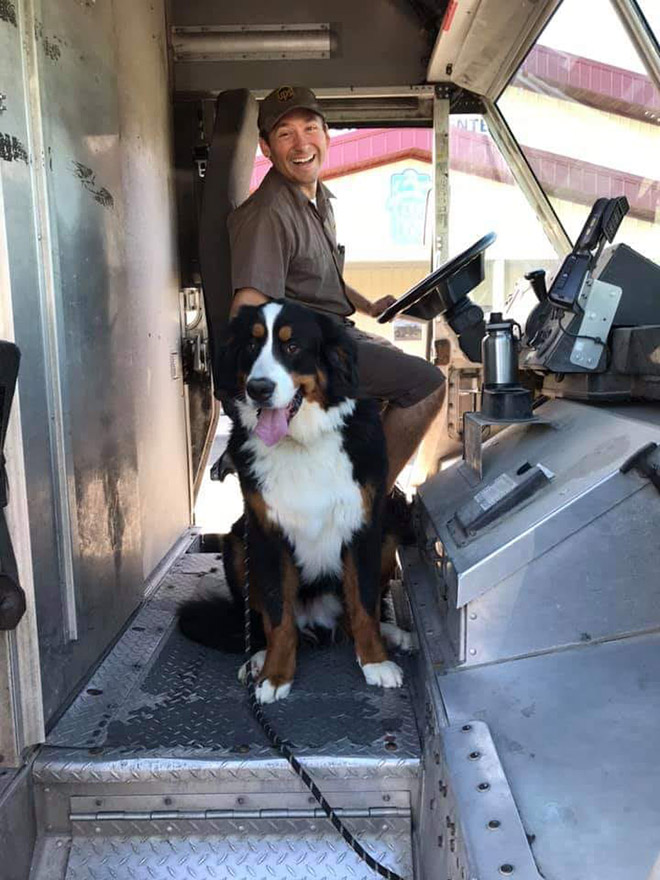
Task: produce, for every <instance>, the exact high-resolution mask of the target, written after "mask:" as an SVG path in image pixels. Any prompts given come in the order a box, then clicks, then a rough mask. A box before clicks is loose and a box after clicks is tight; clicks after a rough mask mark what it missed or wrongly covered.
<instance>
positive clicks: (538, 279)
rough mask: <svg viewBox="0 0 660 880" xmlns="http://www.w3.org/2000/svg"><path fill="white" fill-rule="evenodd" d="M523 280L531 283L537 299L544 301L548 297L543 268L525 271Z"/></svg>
mask: <svg viewBox="0 0 660 880" xmlns="http://www.w3.org/2000/svg"><path fill="white" fill-rule="evenodd" d="M525 280H526V281H529V282H530V284H531V285H532V290H533V291H534V293H535V294H536V298H537V300H538V301H539V302H545V301H546V299H547V298H548V289H547V287H546V286H545V269H533V270H532V271H531V272H526V273H525Z"/></svg>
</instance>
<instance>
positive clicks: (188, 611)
mask: <svg viewBox="0 0 660 880" xmlns="http://www.w3.org/2000/svg"><path fill="white" fill-rule="evenodd" d="M179 629H180V630H181V632H182V633H183V634H184V636H186V638H188V639H191V640H192V641H193V642H197V643H198V644H200V645H205V646H206V647H207V648H216V649H217V650H220V651H226V652H227V653H228V654H241V653H242V652H243V651H245V611H244V608H243V606H242V605H241V604H238V603H235V602H234V601H233V600H232V598H231V597H230V596H207V597H202V598H199V599H190V600H188V601H187V602H184V603H183V605H182V606H181V607H180V608H179ZM250 643H251V647H252V651H258V650H260V649H261V648H264V647H265V646H266V634H265V633H264V628H263V623H262V619H261V615H260V614H257V612H256V611H251V612H250Z"/></svg>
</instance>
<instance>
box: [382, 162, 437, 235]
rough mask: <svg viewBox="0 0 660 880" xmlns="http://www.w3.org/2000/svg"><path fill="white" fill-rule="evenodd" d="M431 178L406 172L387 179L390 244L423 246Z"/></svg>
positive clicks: (413, 171) (405, 170)
mask: <svg viewBox="0 0 660 880" xmlns="http://www.w3.org/2000/svg"><path fill="white" fill-rule="evenodd" d="M430 189H431V175H430V174H423V173H420V172H419V171H415V169H414V168H406V169H404V170H403V171H402V172H400V173H399V174H393V175H392V177H391V178H390V197H389V199H388V201H387V209H388V211H389V212H390V227H391V230H392V240H393V241H394V243H395V244H403V245H406V244H423V242H424V220H425V218H426V205H427V202H428V198H427V195H428V192H429V190H430Z"/></svg>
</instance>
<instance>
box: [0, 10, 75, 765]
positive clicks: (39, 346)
mask: <svg viewBox="0 0 660 880" xmlns="http://www.w3.org/2000/svg"><path fill="white" fill-rule="evenodd" d="M11 10H12V13H13V14H12V15H11V16H3V17H2V18H0V82H2V90H3V92H4V93H5V94H6V99H5V102H4V106H5V108H6V109H5V110H4V111H3V112H2V113H0V139H2V143H3V144H7V143H9V144H11V149H10V150H5V149H4V148H3V150H2V152H1V154H0V155H1V158H0V176H1V177H2V181H1V184H0V190H1V191H2V197H1V198H0V203H1V204H0V210H1V211H3V217H2V218H1V219H0V229H1V230H2V232H0V234H3V235H4V236H6V242H5V244H6V257H7V259H6V266H4V267H3V268H0V275H1V276H2V278H1V279H0V283H3V284H6V285H7V287H6V288H5V289H4V290H3V295H4V296H7V297H11V309H10V313H9V314H10V315H11V313H12V312H13V323H14V333H15V340H16V342H17V343H18V345H19V348H20V349H21V354H22V359H21V367H20V374H19V380H18V397H17V400H16V404H15V406H14V412H15V414H16V413H17V412H18V408H19V407H20V426H21V435H22V443H23V450H22V454H23V457H24V460H25V465H26V473H25V484H26V492H27V505H28V511H29V519H30V527H29V540H28V539H27V536H25V532H24V527H25V523H24V522H22V519H21V520H20V521H17V522H16V523H15V525H16V528H17V529H18V533H17V534H18V535H20V537H21V538H23V537H26V542H25V543H26V544H27V543H29V544H30V545H31V551H32V552H31V557H32V569H33V577H34V583H35V590H36V591H37V611H40V612H41V614H40V616H39V620H38V623H39V625H40V628H41V630H40V631H41V633H42V635H43V634H44V633H48V634H49V635H51V636H52V637H53V638H54V639H56V640H57V641H60V640H61V636H60V632H61V626H60V621H61V609H60V606H61V601H60V592H59V559H58V544H57V536H56V529H55V519H54V516H53V511H54V508H55V503H56V502H55V494H54V491H53V481H52V472H51V449H50V434H49V426H50V420H49V418H48V411H49V404H48V370H47V366H46V360H45V349H44V343H43V324H42V320H41V310H40V302H41V296H40V290H41V286H42V280H43V278H42V272H41V266H40V259H39V244H38V241H37V232H38V229H39V227H38V224H37V222H36V214H37V207H36V206H37V196H36V190H35V185H34V176H35V173H36V172H35V166H36V165H37V164H38V163H37V161H36V157H35V156H34V152H33V148H32V142H31V134H30V129H31V123H30V118H29V116H30V114H29V104H26V94H27V92H28V82H27V55H28V54H29V50H28V48H26V46H27V45H28V44H29V39H28V38H27V35H26V22H25V19H24V15H23V10H22V6H21V4H12V5H11ZM3 11H4V10H3ZM1 249H2V248H0V250H1ZM2 258H3V257H2V254H0V260H2ZM5 272H6V275H5ZM19 443H20V440H19V439H18V438H17V451H18V444H19ZM12 463H13V465H14V466H16V467H17V466H18V460H17V458H16V457H14V458H13V461H12ZM14 489H15V491H16V493H18V494H17V497H18V498H19V499H21V500H23V499H22V498H21V494H22V493H21V487H20V486H18V485H16V486H15V487H14ZM17 534H15V535H14V538H15V539H16V537H17ZM24 550H25V552H27V553H28V555H29V552H30V551H29V548H28V547H25V546H24V544H23V542H22V541H21V546H20V548H19V556H21V555H22V553H23V552H24ZM44 591H52V593H53V595H54V596H55V598H56V600H57V603H58V604H57V610H56V613H55V614H52V615H51V614H48V613H47V612H46V609H45V608H44V607H43V606H42V605H41V604H40V600H41V598H42V597H43V595H44ZM33 610H34V605H33V603H31V614H32V613H33ZM27 625H28V624H27V622H26V624H25V626H27ZM5 638H7V637H5ZM14 638H15V637H8V641H10V642H11V641H13V639H14ZM19 642H20V644H15V645H14V648H18V649H20V653H21V655H22V653H23V647H24V642H25V640H24V638H23V635H21V638H20V640H19ZM10 653H13V648H12V650H11V652H9V653H6V652H5V653H4V654H3V661H2V662H4V663H5V664H8V663H10V662H12V661H11V659H10V656H9V654H10ZM31 653H34V656H33V657H31V658H23V657H22V658H21V667H24V666H25V665H26V664H27V663H32V664H35V665H36V664H37V663H38V658H37V656H36V652H35V651H34V640H32V645H31ZM23 659H25V660H26V664H24V663H23ZM14 671H15V670H14ZM5 672H6V673H8V672H9V670H8V669H6V670H5ZM23 672H25V668H22V671H21V677H23ZM22 683H23V685H24V688H25V692H24V693H18V692H16V693H14V694H13V695H12V699H13V700H14V701H15V703H14V705H16V706H19V705H21V704H23V706H24V707H25V706H26V703H25V700H26V699H30V698H34V699H36V701H37V705H36V706H35V707H34V713H32V714H34V716H35V718H37V716H38V715H39V714H40V712H41V706H40V701H41V696H40V694H39V688H38V675H37V676H36V678H35V680H34V681H33V682H32V683H26V682H25V681H23V682H22ZM15 684H16V682H15V681H14V685H15ZM19 714H20V713H19ZM35 726H36V728H39V727H41V726H42V725H41V723H37V724H36V725H33V724H32V723H28V728H33V727H35ZM23 734H24V735H25V737H27V738H28V739H29V741H30V742H34V741H35V739H38V737H39V734H38V733H36V735H35V730H34V729H24V731H23V732H22V733H20V732H19V733H18V739H21V738H23ZM0 750H1V749H0Z"/></svg>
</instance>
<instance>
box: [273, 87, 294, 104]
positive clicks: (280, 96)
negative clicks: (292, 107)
mask: <svg viewBox="0 0 660 880" xmlns="http://www.w3.org/2000/svg"><path fill="white" fill-rule="evenodd" d="M276 97H277V100H278V101H290V100H291V98H293V89H292V88H291V86H282V88H281V89H278V90H277V93H276Z"/></svg>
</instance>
